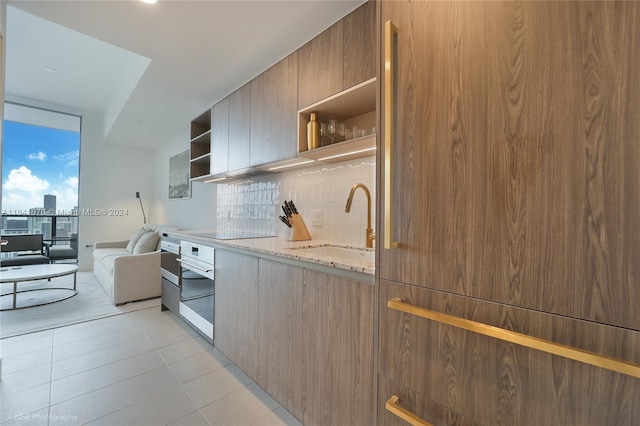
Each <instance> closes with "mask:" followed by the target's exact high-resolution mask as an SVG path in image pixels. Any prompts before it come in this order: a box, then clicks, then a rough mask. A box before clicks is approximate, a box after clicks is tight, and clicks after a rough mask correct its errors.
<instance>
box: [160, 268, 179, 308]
mask: <svg viewBox="0 0 640 426" xmlns="http://www.w3.org/2000/svg"><path fill="white" fill-rule="evenodd" d="M162 304H163V305H164V306H166V307H167V309H169V310H170V311H172V312H173V313H174V314H176V315H177V314H178V312H179V310H180V288H179V287H178V286H177V285H175V284H173V283H171V282H170V281H169V280H167V279H166V278H164V277H163V278H162Z"/></svg>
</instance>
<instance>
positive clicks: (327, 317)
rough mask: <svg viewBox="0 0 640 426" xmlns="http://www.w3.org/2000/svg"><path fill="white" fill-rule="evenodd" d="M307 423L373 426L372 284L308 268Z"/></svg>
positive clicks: (304, 342)
mask: <svg viewBox="0 0 640 426" xmlns="http://www.w3.org/2000/svg"><path fill="white" fill-rule="evenodd" d="M302 324H303V333H302V364H303V380H304V382H303V385H302V389H303V410H304V416H303V423H304V424H305V425H308V426H312V425H335V426H337V425H346V426H356V425H363V426H369V425H371V424H373V402H374V401H373V395H374V392H373V286H372V285H371V284H368V283H364V282H359V281H354V280H350V279H347V278H343V277H340V276H337V275H330V274H325V273H322V272H317V271H312V270H307V269H305V271H304V292H303V303H302Z"/></svg>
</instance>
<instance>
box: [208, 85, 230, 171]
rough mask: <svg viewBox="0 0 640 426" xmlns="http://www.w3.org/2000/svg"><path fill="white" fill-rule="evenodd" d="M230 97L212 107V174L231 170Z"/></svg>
mask: <svg viewBox="0 0 640 426" xmlns="http://www.w3.org/2000/svg"><path fill="white" fill-rule="evenodd" d="M228 153H229V97H226V98H224V99H223V100H221V101H220V102H218V103H217V104H215V105H214V106H213V108H212V109H211V174H213V175H217V174H221V173H226V172H227V171H228V170H229V161H228Z"/></svg>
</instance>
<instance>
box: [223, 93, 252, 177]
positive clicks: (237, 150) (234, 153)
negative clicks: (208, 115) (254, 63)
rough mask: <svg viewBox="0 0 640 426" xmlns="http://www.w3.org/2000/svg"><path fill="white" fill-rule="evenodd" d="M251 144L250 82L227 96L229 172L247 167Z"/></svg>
mask: <svg viewBox="0 0 640 426" xmlns="http://www.w3.org/2000/svg"><path fill="white" fill-rule="evenodd" d="M250 143H251V82H249V83H247V84H245V85H244V86H242V87H241V88H239V89H238V90H236V91H235V92H233V93H232V94H230V95H229V150H228V155H229V165H228V166H229V167H228V169H229V171H230V172H234V171H238V170H244V169H247V168H248V167H249V155H250V154H249V153H250Z"/></svg>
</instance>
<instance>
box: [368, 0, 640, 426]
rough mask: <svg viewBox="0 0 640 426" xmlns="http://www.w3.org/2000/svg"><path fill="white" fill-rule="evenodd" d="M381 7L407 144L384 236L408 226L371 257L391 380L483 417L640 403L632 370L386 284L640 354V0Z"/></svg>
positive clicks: (632, 408) (398, 122) (556, 335)
mask: <svg viewBox="0 0 640 426" xmlns="http://www.w3.org/2000/svg"><path fill="white" fill-rule="evenodd" d="M379 7H380V11H381V13H380V18H381V19H380V22H379V25H380V28H383V25H384V24H385V23H386V22H387V21H390V22H391V23H393V24H394V25H395V27H396V28H397V35H395V36H392V39H391V40H389V45H391V48H392V49H393V52H386V51H385V49H386V47H385V45H386V44H387V43H386V42H387V40H386V39H385V37H383V41H384V43H383V45H382V46H381V51H380V54H381V55H382V58H384V57H385V54H387V53H389V56H390V57H391V58H393V59H394V61H393V66H392V67H390V68H389V69H390V70H391V74H392V75H393V76H394V80H393V81H392V80H390V79H389V78H388V76H387V75H385V68H384V64H385V62H384V61H383V62H382V63H380V64H379V66H380V75H381V77H382V78H381V86H380V93H381V105H382V106H384V109H382V108H381V109H382V111H381V116H380V123H382V127H383V128H382V129H381V130H382V134H385V133H386V131H387V130H392V131H391V132H390V135H391V137H392V142H391V146H393V152H392V153H390V152H388V151H384V149H382V152H381V153H380V159H379V164H391V163H392V164H393V165H394V166H393V169H392V175H393V186H392V190H393V191H392V192H393V193H392V197H391V204H390V205H386V206H385V205H383V204H382V203H381V205H380V209H379V210H378V212H379V214H378V217H379V218H380V221H379V223H378V229H379V231H380V232H379V240H378V241H379V242H382V241H384V235H385V234H386V232H387V231H393V234H394V238H393V239H394V240H395V241H396V242H397V243H398V247H397V248H396V249H392V250H381V252H380V255H379V263H378V265H377V273H378V276H379V278H380V287H379V291H380V297H379V300H380V305H379V324H380V329H379V336H378V338H379V348H380V350H379V365H378V371H379V373H380V377H381V381H380V383H381V385H380V389H382V388H383V387H384V386H386V385H383V384H384V383H385V382H390V383H392V384H399V385H401V386H403V387H405V388H407V389H408V390H409V391H411V392H415V393H417V394H418V395H419V396H420V398H426V399H428V400H429V401H431V402H433V403H436V404H437V405H438V406H443V407H446V408H447V409H448V410H451V411H452V412H454V413H457V416H462V417H464V418H467V419H471V420H472V421H476V422H478V423H481V424H517V425H541V424H567V425H591V424H616V425H621V424H624V425H632V424H634V423H637V420H633V419H637V418H640V398H637V397H635V398H634V397H630V395H636V396H637V395H640V393H639V392H640V391H639V390H638V386H640V380H639V379H637V378H633V377H632V376H628V375H624V374H621V373H614V372H611V371H609V370H606V369H603V368H598V367H593V366H589V365H587V364H582V363H579V362H577V361H570V360H567V359H565V358H562V357H559V356H556V355H550V354H546V353H542V352H539V351H536V350H533V349H527V348H524V347H522V346H516V345H514V344H511V343H507V342H503V341H499V340H496V339H493V338H491V337H486V336H480V335H477V334H473V333H471V332H468V331H463V330H461V329H454V328H452V327H451V326H446V325H441V324H439V323H436V322H433V321H430V320H425V319H420V318H416V317H415V316H413V315H411V314H408V313H403V312H398V311H395V310H391V309H390V308H387V306H386V301H387V300H388V299H389V298H391V297H400V298H402V300H403V301H411V303H412V304H415V305H417V306H422V307H429V309H433V310H434V311H436V312H440V313H448V314H452V315H455V316H459V317H462V318H467V319H472V320H477V321H480V322H484V323H487V324H490V325H494V326H499V327H502V328H506V329H508V330H517V331H518V332H520V333H523V334H528V335H533V336H537V337H540V338H544V339H546V340H550V341H553V342H558V343H562V344H565V345H570V346H576V347H578V348H581V349H585V350H589V351H592V352H596V353H600V354H604V355H608V356H611V357H613V358H616V359H621V360H626V361H629V362H634V363H636V364H637V363H638V357H639V355H638V354H639V353H640V352H639V351H638V350H637V348H638V347H640V346H638V333H640V323H639V322H638V318H639V314H640V311H639V310H638V306H639V305H638V303H637V302H638V300H640V287H639V286H638V285H637V283H638V282H640V262H639V261H638V256H637V253H640V239H639V238H637V234H638V232H637V230H638V229H640V215H638V214H637V212H638V211H640V196H639V193H638V191H637V187H638V186H637V185H636V184H635V183H634V184H631V182H640V167H639V166H638V164H640V149H639V148H638V146H639V145H638V143H637V137H636V136H635V135H637V134H638V132H637V123H639V122H640V109H639V108H637V99H640V84H638V79H637V78H636V77H635V75H636V74H637V73H636V71H635V70H637V69H638V68H640V50H639V49H637V48H636V47H637V46H638V45H640V27H639V26H638V25H637V22H639V20H640V3H637V2H625V3H615V4H612V3H606V2H571V1H566V2H565V1H558V2H523V3H518V4H515V3H510V2H412V1H387V2H381V3H380V4H379ZM549 17H553V19H549ZM418 22H419V23H420V25H416V23H418ZM613 22H615V25H612V24H611V23H613ZM388 85H391V87H392V93H393V102H391V99H388V98H386V93H388V92H387V91H386V89H387V87H388ZM387 101H389V102H387ZM387 117H394V119H395V126H394V128H393V129H386V128H384V126H385V125H386V124H385V118H387ZM383 145H384V144H383ZM388 155H391V156H392V157H390V158H387V156H388ZM390 159H392V161H389V160H390ZM387 177H388V176H387V175H385V174H384V173H383V174H382V175H381V182H380V183H381V184H380V185H378V188H379V189H380V193H379V194H378V199H380V200H383V199H385V194H384V193H383V192H382V191H383V189H384V188H385V185H384V184H385V183H386V182H387ZM387 211H393V216H394V222H393V223H392V224H391V226H392V229H390V230H389V229H385V221H384V220H383V217H384V214H385V212H387ZM399 283H400V284H399ZM587 330H588V331H587ZM614 336H617V337H614ZM620 336H625V337H624V338H622V337H620ZM631 348H635V349H631ZM385 398H387V395H379V398H378V403H379V404H381V403H382V401H384V400H385ZM409 400H411V398H409ZM409 404H410V401H409ZM382 410H384V408H383V407H381V406H380V405H379V407H378V413H381V412H383V411H382ZM416 410H417V411H421V410H422V408H419V407H418V408H416ZM385 411H386V410H385ZM385 419H387V415H386V414H385V415H384V416H381V417H379V424H386V423H385ZM425 420H430V421H433V422H434V423H435V424H450V423H455V422H456V421H455V420H453V418H442V417H441V416H440V415H439V414H435V415H434V418H433V419H429V418H426V419H425Z"/></svg>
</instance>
